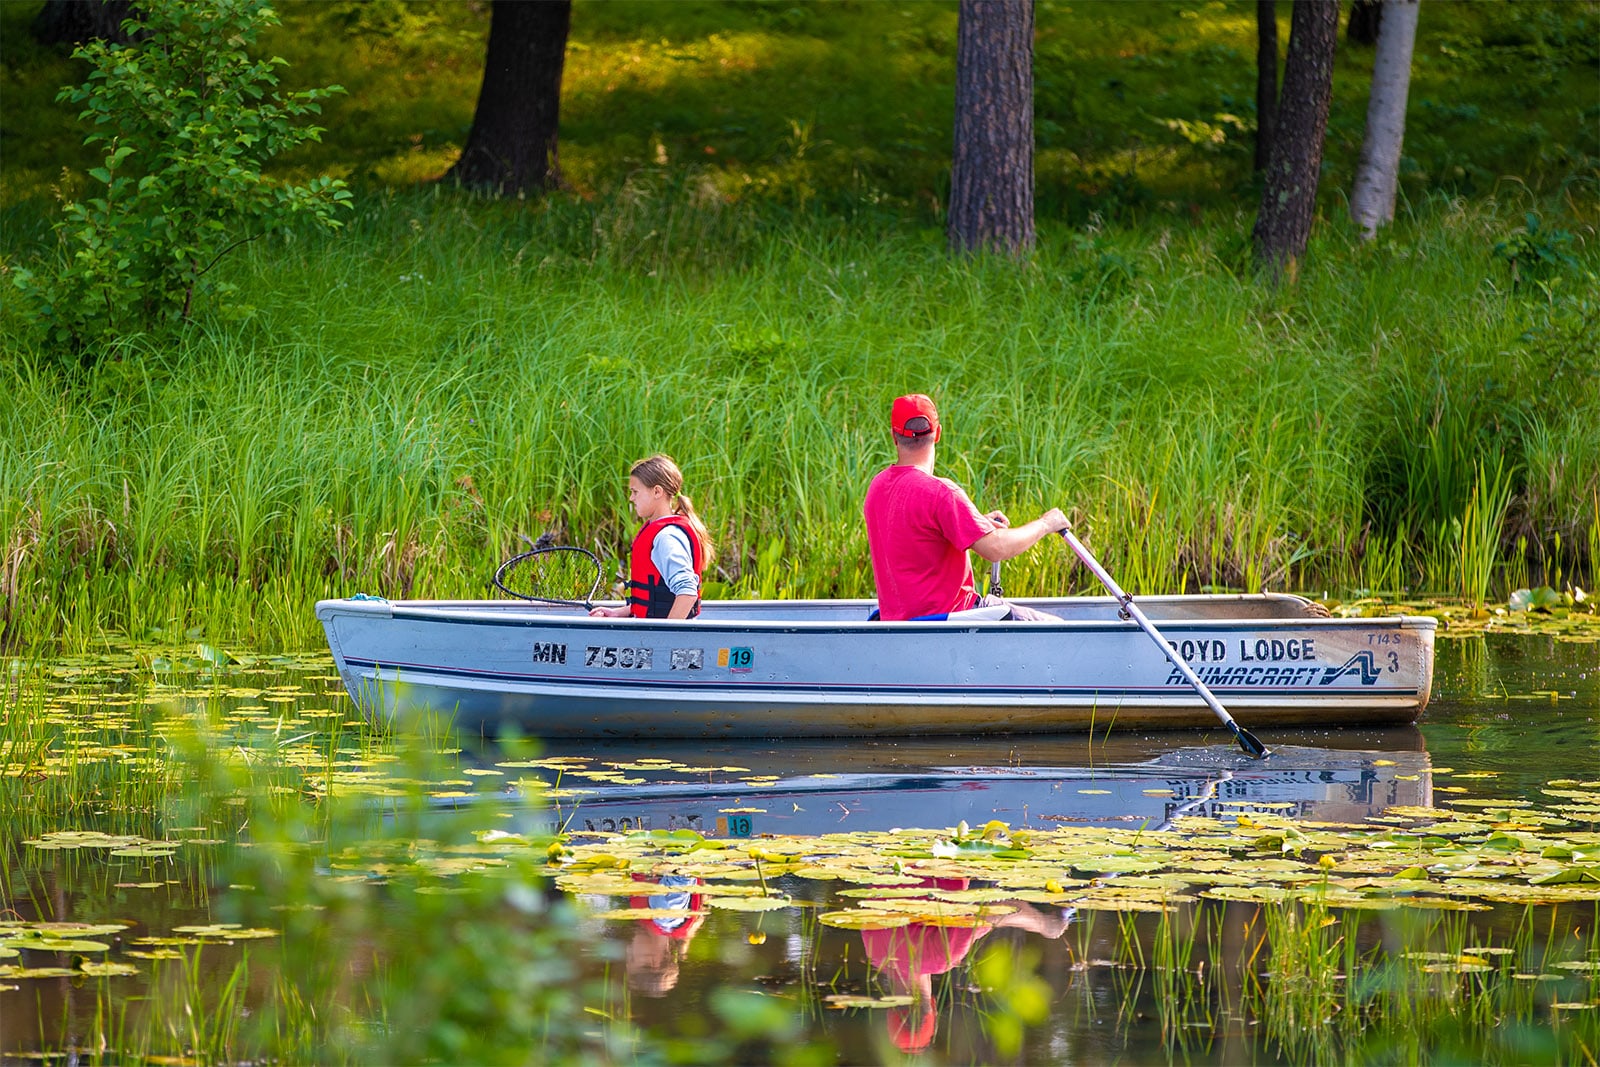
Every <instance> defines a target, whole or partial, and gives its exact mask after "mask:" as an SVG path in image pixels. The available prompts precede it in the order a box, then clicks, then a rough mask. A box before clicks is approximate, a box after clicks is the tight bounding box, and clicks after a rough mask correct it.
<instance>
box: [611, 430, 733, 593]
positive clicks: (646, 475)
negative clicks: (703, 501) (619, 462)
mask: <svg viewBox="0 0 1600 1067" xmlns="http://www.w3.org/2000/svg"><path fill="white" fill-rule="evenodd" d="M628 475H629V477H632V478H637V479H639V481H640V483H641V484H643V485H646V486H649V487H651V488H655V487H657V486H659V487H660V488H662V489H665V490H666V491H667V494H668V495H669V496H671V497H672V510H673V512H674V513H675V514H678V515H682V516H683V517H684V518H685V519H688V520H689V525H690V526H692V527H693V528H694V533H695V537H696V538H697V539H698V540H699V542H700V557H701V558H700V563H701V566H702V567H706V566H710V564H711V557H712V555H713V554H714V552H715V550H716V546H715V545H713V544H712V543H711V531H709V530H707V529H706V524H705V523H704V522H703V521H702V520H701V518H700V515H699V513H698V512H696V511H695V510H694V501H692V500H690V499H689V497H688V496H687V495H686V494H685V493H684V491H683V472H682V471H681V470H679V469H678V465H677V464H676V463H674V462H672V457H671V456H668V455H663V454H662V453H660V452H657V453H656V454H655V455H653V456H646V457H645V458H644V459H641V460H640V461H639V462H637V463H635V464H634V465H633V468H632V469H631V470H629V471H628Z"/></svg>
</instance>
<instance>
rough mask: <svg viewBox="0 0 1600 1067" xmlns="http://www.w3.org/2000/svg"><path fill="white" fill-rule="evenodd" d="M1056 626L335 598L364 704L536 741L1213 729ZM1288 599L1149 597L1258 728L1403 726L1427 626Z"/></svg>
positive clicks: (1069, 609)
mask: <svg viewBox="0 0 1600 1067" xmlns="http://www.w3.org/2000/svg"><path fill="white" fill-rule="evenodd" d="M1019 602H1020V603H1023V604H1026V605H1028V606H1029V607H1034V608H1037V609H1039V610H1041V611H1047V612H1050V613H1052V614H1055V615H1059V616H1061V618H1062V621H1061V622H1059V623H1039V622H1032V623H1016V622H1002V621H989V620H981V619H961V618H958V619H953V620H948V621H939V622H869V621H867V616H868V614H869V612H870V611H871V609H872V607H873V604H872V602H871V601H866V600H809V601H808V600H768V601H762V600H723V601H707V602H706V603H705V604H704V606H703V608H702V612H701V615H700V617H699V618H697V619H693V620H684V621H669V620H655V619H651V620H643V619H603V618H590V617H589V616H588V614H587V613H586V612H584V611H583V610H582V609H581V608H577V607H572V608H566V607H560V606H550V605H534V604H529V603H524V602H516V601H459V600H451V601H422V600H412V601H386V600H381V599H375V598H353V599H345V600H324V601H321V602H319V603H318V604H317V616H318V618H320V619H321V620H322V624H323V627H324V628H325V629H326V631H327V634H328V644H329V647H330V648H331V649H332V652H333V656H334V660H335V661H336V663H337V664H338V669H339V673H340V675H341V677H342V678H343V679H344V683H345V686H346V688H347V689H348V690H349V691H350V695H351V696H352V697H353V698H354V699H355V700H356V701H357V703H359V704H360V705H361V707H362V709H363V710H364V711H365V712H366V713H367V714H368V715H369V716H371V717H373V718H376V719H387V718H393V717H397V716H398V717H404V716H409V715H412V714H414V713H416V712H419V711H423V710H428V709H431V710H432V711H434V712H440V713H444V714H448V715H453V716H454V717H455V719H456V722H457V725H458V726H459V727H460V728H462V729H465V730H468V731H471V732H480V731H481V732H486V733H492V732H495V731H496V730H497V729H498V728H499V727H501V726H504V725H511V724H514V725H515V726H516V728H517V729H519V730H520V731H522V732H523V733H525V734H531V735H534V736H538V737H609V738H666V737H803V736H871V735H880V736H895V735H901V736H910V735H920V734H960V733H991V732H1033V733H1056V732H1071V731H1083V730H1094V731H1097V732H1101V731H1105V730H1108V729H1116V730H1118V731H1119V732H1120V731H1123V730H1128V729H1192V728H1206V727H1215V726H1216V719H1215V717H1214V715H1213V714H1212V712H1211V710H1210V709H1209V708H1207V707H1206V705H1205V704H1204V703H1202V702H1201V700H1200V698H1199V696H1198V695H1197V694H1196V693H1195V692H1194V691H1193V689H1191V688H1190V686H1189V685H1188V683H1187V682H1186V681H1185V680H1184V679H1183V677H1182V675H1181V674H1180V673H1179V672H1178V671H1177V670H1176V669H1175V668H1174V666H1173V664H1172V663H1171V662H1170V661H1168V660H1167V659H1166V658H1165V657H1164V656H1163V654H1162V650H1161V648H1160V647H1159V646H1157V645H1156V644H1155V643H1154V642H1153V641H1151V640H1150V638H1149V637H1147V636H1146V635H1145V634H1144V633H1143V632H1141V631H1140V630H1139V629H1138V628H1137V627H1136V625H1135V624H1134V623H1133V622H1132V621H1129V620H1125V619H1122V618H1119V617H1118V605H1117V603H1116V602H1115V601H1114V600H1112V599H1111V598H1110V597H1069V598H1059V599H1038V600H1021V601H1019ZM1308 603H1309V602H1308V601H1306V600H1304V599H1302V598H1300V597H1296V596H1290V595H1287V594H1276V593H1268V594H1260V595H1221V596H1170V597H1158V596H1152V597H1141V598H1139V604H1140V606H1141V607H1142V608H1143V610H1144V612H1145V613H1146V614H1147V615H1148V616H1149V617H1150V618H1151V619H1152V620H1153V621H1154V622H1156V623H1157V625H1158V626H1159V627H1160V628H1161V631H1162V633H1163V634H1164V635H1165V636H1166V637H1167V638H1168V639H1169V641H1170V642H1171V643H1172V644H1173V645H1174V647H1175V648H1176V650H1177V651H1178V652H1179V653H1181V654H1182V655H1183V656H1184V657H1185V658H1186V659H1187V660H1188V662H1189V663H1190V665H1191V666H1193V667H1194V669H1195V671H1196V672H1197V673H1198V674H1199V676H1200V678H1201V679H1202V680H1203V681H1204V682H1205V683H1206V684H1207V685H1208V686H1209V687H1210V688H1211V689H1212V691H1213V692H1215V693H1216V694H1217V696H1218V697H1219V698H1220V699H1221V700H1222V701H1223V703H1224V704H1226V705H1227V707H1228V709H1229V710H1230V711H1232V712H1233V713H1234V714H1235V715H1238V716H1239V717H1240V721H1241V722H1242V723H1244V724H1245V725H1247V726H1249V727H1251V728H1252V729H1253V728H1257V727H1269V726H1305V725H1315V726H1358V725H1360V726H1366V725H1386V724H1396V723H1408V722H1412V721H1414V720H1415V719H1416V717H1417V716H1418V715H1419V714H1420V713H1421V711H1422V709H1423V708H1424V707H1425V706H1426V705H1427V702H1428V693H1429V689H1430V687H1431V685H1432V682H1433V646H1434V631H1435V626H1436V623H1435V620H1433V619H1431V618H1425V617H1411V616H1393V617H1386V618H1375V619H1330V618H1320V617H1315V616H1312V615H1309V614H1308V613H1307V605H1308Z"/></svg>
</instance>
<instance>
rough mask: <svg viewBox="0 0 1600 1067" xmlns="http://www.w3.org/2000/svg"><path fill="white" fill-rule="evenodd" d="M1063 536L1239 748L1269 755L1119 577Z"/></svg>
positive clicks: (1077, 542)
mask: <svg viewBox="0 0 1600 1067" xmlns="http://www.w3.org/2000/svg"><path fill="white" fill-rule="evenodd" d="M1061 537H1062V539H1063V540H1064V541H1066V542H1067V544H1068V545H1069V546H1070V547H1071V548H1072V551H1073V553H1074V554H1075V555H1077V557H1078V558H1079V559H1080V560H1082V561H1083V565H1084V566H1085V567H1088V568H1089V570H1090V572H1091V573H1092V574H1093V575H1094V576H1095V577H1096V578H1098V579H1100V584H1101V585H1104V586H1105V587H1106V588H1107V589H1108V590H1110V591H1111V595H1112V596H1113V597H1115V598H1116V599H1117V603H1119V604H1121V605H1122V611H1123V613H1124V614H1125V615H1127V616H1128V617H1129V618H1131V619H1132V620H1133V621H1134V622H1136V623H1138V625H1139V628H1140V629H1141V630H1143V631H1144V632H1145V633H1147V634H1149V635H1150V639H1151V640H1152V641H1154V642H1155V643H1156V644H1158V645H1160V646H1161V651H1162V652H1164V653H1166V657H1167V659H1168V661H1169V662H1171V664H1172V665H1173V666H1174V667H1176V668H1178V671H1179V673H1181V674H1182V675H1183V677H1184V680H1185V681H1187V682H1188V683H1189V684H1190V685H1192V686H1193V687H1194V689H1195V692H1197V693H1199V694H1200V699H1201V700H1203V701H1205V702H1206V706H1207V707H1209V708H1210V709H1211V710H1212V711H1213V712H1214V713H1215V714H1216V716H1217V718H1218V719H1220V720H1222V725H1224V726H1226V727H1227V728H1228V729H1229V730H1231V731H1232V732H1233V736H1234V738H1235V739H1237V740H1238V742H1239V747H1240V748H1243V749H1244V750H1245V751H1246V752H1248V753H1249V754H1250V755H1252V756H1254V757H1256V758H1257V759H1260V758H1261V757H1262V756H1265V755H1267V746H1265V745H1263V744H1262V743H1261V742H1260V741H1258V740H1257V739H1256V736H1255V735H1254V734H1252V733H1251V732H1250V731H1249V730H1246V729H1245V728H1244V727H1242V726H1240V725H1239V724H1238V723H1236V722H1234V721H1233V716H1232V715H1229V714H1228V709H1226V708H1224V707H1223V706H1222V701H1220V700H1218V699H1217V697H1216V694H1215V693H1213V692H1211V690H1210V688H1209V687H1207V686H1206V683H1204V682H1202V681H1201V680H1200V676H1199V675H1198V674H1195V673H1194V669H1193V668H1192V667H1190V666H1189V664H1188V663H1187V662H1185V661H1184V658H1183V657H1182V656H1181V655H1179V654H1178V650H1177V649H1176V648H1174V647H1173V646H1172V642H1170V641H1168V640H1167V639H1166V638H1165V637H1162V636H1161V631H1160V630H1157V629H1156V626H1155V623H1153V622H1151V621H1150V620H1149V619H1148V618H1146V617H1145V613H1144V612H1143V611H1142V610H1141V609H1140V608H1139V605H1137V604H1135V603H1134V602H1133V597H1131V596H1129V595H1128V594H1127V593H1125V592H1123V591H1122V587H1121V586H1120V585H1118V584H1117V582H1116V579H1115V578H1112V577H1111V575H1110V574H1108V573H1106V569H1105V568H1104V567H1102V566H1100V561H1099V560H1097V559H1095V558H1094V555H1093V553H1091V552H1090V551H1089V550H1088V548H1086V547H1085V546H1084V544H1083V542H1082V541H1080V540H1078V537H1077V535H1076V534H1074V533H1073V532H1072V531H1071V530H1070V529H1067V530H1062V531H1061Z"/></svg>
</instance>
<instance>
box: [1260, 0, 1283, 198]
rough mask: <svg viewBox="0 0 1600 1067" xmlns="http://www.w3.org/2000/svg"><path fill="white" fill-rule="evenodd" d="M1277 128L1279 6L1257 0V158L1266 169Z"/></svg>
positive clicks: (1275, 2) (1267, 1)
mask: <svg viewBox="0 0 1600 1067" xmlns="http://www.w3.org/2000/svg"><path fill="white" fill-rule="evenodd" d="M1277 128H1278V4H1277V0H1256V159H1255V168H1256V171H1257V172H1258V173H1259V172H1260V171H1264V170H1266V169H1267V160H1268V159H1269V158H1270V157H1271V153H1272V134H1273V132H1274V131H1275V130H1277Z"/></svg>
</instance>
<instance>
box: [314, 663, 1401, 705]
mask: <svg viewBox="0 0 1600 1067" xmlns="http://www.w3.org/2000/svg"><path fill="white" fill-rule="evenodd" d="M345 663H346V664H347V665H349V666H351V667H356V668H361V669H370V670H375V671H382V670H389V671H402V672H404V671H416V672H418V673H419V674H423V675H446V676H449V677H453V678H482V679H485V680H491V681H514V682H544V683H548V684H553V685H561V686H567V687H572V688H583V689H658V690H661V691H663V692H674V693H676V692H685V691H688V692H693V691H696V690H707V691H713V692H722V693H807V692H820V691H824V690H825V691H827V692H830V693H955V694H962V695H972V696H1004V695H1007V694H1010V693H1062V694H1071V695H1075V696H1077V695H1094V694H1097V693H1168V694H1175V693H1187V692H1188V688H1189V687H1188V686H1186V685H1172V686H1134V685H1124V686H1046V685H1007V686H995V685H983V686H978V685H944V686H940V685H848V684H844V683H837V682H778V683H766V684H764V683H759V682H735V681H726V682H719V681H703V682H697V681H689V680H684V681H658V680H653V679H639V680H637V681H635V680H634V679H631V678H626V679H625V678H569V677H562V676H560V675H551V674H516V673H512V672H509V671H481V670H471V669H468V668H460V667H434V666H426V665H424V664H420V663H385V664H383V665H382V666H381V667H380V666H379V664H378V663H377V662H376V661H374V660H361V659H352V658H350V657H348V656H347V657H345ZM418 684H422V683H420V682H419V683H418ZM1208 687H1209V688H1210V689H1212V690H1213V691H1218V692H1234V693H1248V694H1254V695H1259V696H1296V695H1299V696H1318V695H1326V696H1340V695H1344V694H1348V693H1366V694H1370V695H1374V696H1383V697H1399V696H1416V695H1417V690H1416V689H1415V688H1411V689H1400V688H1388V687H1382V686H1375V685H1368V686H1341V685H1328V686H1314V687H1309V688H1308V687H1305V686H1300V687H1298V688H1292V689H1290V688H1284V689H1277V688H1271V687H1264V686H1238V685H1228V684H1223V685H1209V683H1208Z"/></svg>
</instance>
